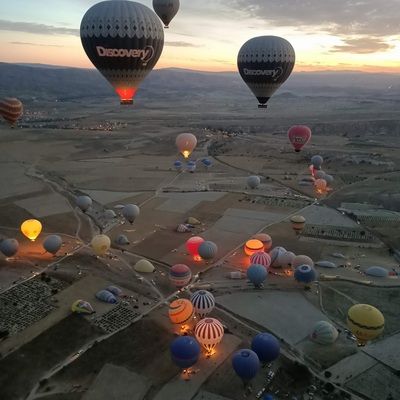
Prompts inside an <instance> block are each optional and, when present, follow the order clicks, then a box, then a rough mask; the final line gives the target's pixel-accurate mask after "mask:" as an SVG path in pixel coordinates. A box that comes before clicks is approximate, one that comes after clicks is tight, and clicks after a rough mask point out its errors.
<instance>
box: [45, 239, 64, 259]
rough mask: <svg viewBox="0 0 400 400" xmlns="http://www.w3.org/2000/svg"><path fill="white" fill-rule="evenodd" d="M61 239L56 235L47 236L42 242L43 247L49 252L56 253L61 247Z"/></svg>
mask: <svg viewBox="0 0 400 400" xmlns="http://www.w3.org/2000/svg"><path fill="white" fill-rule="evenodd" d="M61 246H62V239H61V237H60V236H58V235H50V236H47V238H46V239H45V241H44V242H43V248H44V249H45V250H46V251H48V252H49V253H51V254H54V255H55V254H56V253H57V251H58V250H60V249H61Z"/></svg>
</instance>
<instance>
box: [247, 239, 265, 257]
mask: <svg viewBox="0 0 400 400" xmlns="http://www.w3.org/2000/svg"><path fill="white" fill-rule="evenodd" d="M243 250H244V252H245V254H246V255H248V256H252V255H253V254H254V253H258V252H259V251H263V250H264V243H263V242H261V240H258V239H250V240H248V241H247V242H246V243H245V245H244V248H243Z"/></svg>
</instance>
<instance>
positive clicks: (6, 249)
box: [0, 239, 19, 257]
mask: <svg viewBox="0 0 400 400" xmlns="http://www.w3.org/2000/svg"><path fill="white" fill-rule="evenodd" d="M18 248H19V243H18V240H16V239H3V240H2V241H1V242H0V251H1V252H2V253H3V254H4V255H5V256H6V257H12V256H15V254H17V251H18Z"/></svg>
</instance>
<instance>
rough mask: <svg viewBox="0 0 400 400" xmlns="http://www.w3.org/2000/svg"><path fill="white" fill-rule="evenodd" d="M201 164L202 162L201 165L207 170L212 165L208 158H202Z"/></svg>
mask: <svg viewBox="0 0 400 400" xmlns="http://www.w3.org/2000/svg"><path fill="white" fill-rule="evenodd" d="M201 162H202V164H203V165H204V166H205V167H206V168H207V169H208V168H209V167H211V165H212V162H211V160H210V159H208V158H203V159H202V160H201Z"/></svg>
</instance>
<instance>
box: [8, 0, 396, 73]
mask: <svg viewBox="0 0 400 400" xmlns="http://www.w3.org/2000/svg"><path fill="white" fill-rule="evenodd" d="M97 2H98V1H97V0H12V1H1V2H0V46H1V49H2V52H1V56H0V61H2V62H18V63H41V64H52V65H65V66H72V67H84V68H92V67H93V66H92V64H91V63H90V61H89V60H88V58H87V57H86V54H85V52H84V51H83V48H82V46H81V42H80V38H79V26H80V22H81V19H82V17H83V15H84V14H85V12H86V11H87V9H88V8H89V7H91V6H92V5H94V4H95V3H97ZM140 2H141V3H143V4H145V5H147V6H149V7H151V3H152V1H151V0H141V1H140ZM180 3H181V7H180V11H179V13H178V14H177V15H176V17H175V18H174V20H173V21H172V23H171V24H170V29H169V30H166V31H165V45H164V50H163V54H162V56H161V58H160V60H159V62H158V64H157V68H165V67H178V68H190V69H196V70H202V71H234V70H236V57H237V53H238V51H239V49H240V47H241V46H242V44H243V43H244V42H246V41H247V40H248V39H250V38H252V37H254V36H261V35H276V36H282V37H284V38H286V39H287V40H289V41H290V42H291V43H292V45H293V47H294V49H295V51H296V67H295V70H297V71H316V70H362V71H366V72H397V73H400V0H385V1H384V2H380V1H377V0H180Z"/></svg>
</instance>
